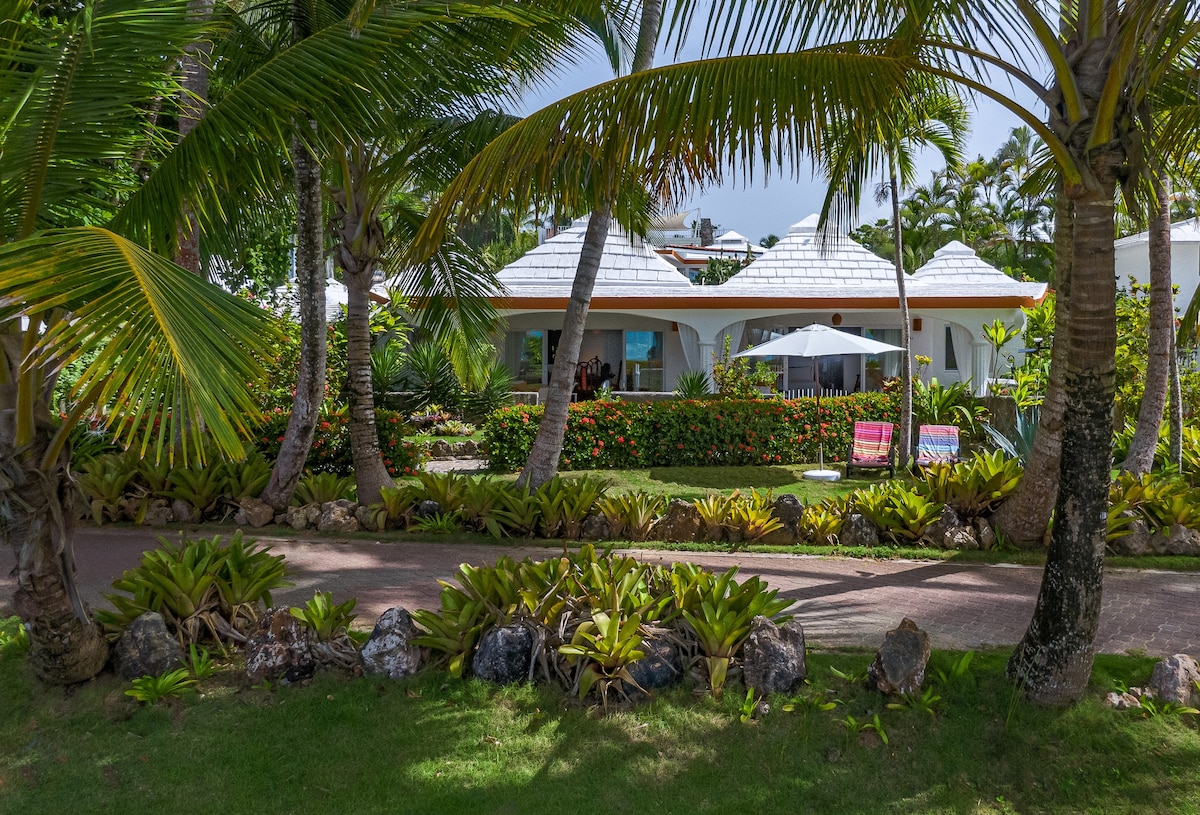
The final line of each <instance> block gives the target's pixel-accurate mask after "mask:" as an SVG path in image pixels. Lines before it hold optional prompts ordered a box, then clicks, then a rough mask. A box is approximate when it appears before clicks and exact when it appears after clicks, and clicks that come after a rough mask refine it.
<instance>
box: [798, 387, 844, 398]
mask: <svg viewBox="0 0 1200 815" xmlns="http://www.w3.org/2000/svg"><path fill="white" fill-rule="evenodd" d="M816 395H817V389H816V388H815V387H809V388H793V389H792V390H786V391H784V392H783V398H784V399H801V398H803V397H808V398H810V399H811V398H812V397H814V396H816ZM845 395H846V391H845V390H843V389H842V388H821V398H822V399H825V398H827V397H830V396H845Z"/></svg>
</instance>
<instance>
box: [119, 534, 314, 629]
mask: <svg viewBox="0 0 1200 815" xmlns="http://www.w3.org/2000/svg"><path fill="white" fill-rule="evenodd" d="M158 540H159V543H160V547H159V548H158V549H152V550H150V551H148V552H145V553H143V554H142V562H141V565H139V566H138V567H137V568H136V569H130V570H127V571H126V572H125V573H124V574H123V575H122V576H121V577H119V578H118V579H117V580H114V581H113V588H114V589H116V590H117V592H119V593H117V594H107V595H105V597H106V598H107V599H108V600H109V602H111V603H112V604H113V607H114V609H115V611H98V612H96V619H97V620H98V621H100V623H101V624H103V625H104V627H105V629H106V631H107V632H108V633H109V635H110V636H112V637H113V638H115V637H116V636H119V634H120V632H121V631H122V630H123V629H124V628H125V626H127V625H129V623H131V622H133V621H134V620H135V619H137V618H138V617H140V616H141V615H142V614H145V613H146V612H148V611H154V612H158V613H159V614H161V615H162V616H163V620H164V621H165V622H166V624H167V627H168V628H169V629H171V630H172V631H173V632H174V633H175V636H176V637H177V638H178V639H179V642H180V644H181V645H187V644H189V643H196V642H201V641H204V640H206V639H207V640H210V641H213V642H217V643H221V642H225V641H235V642H236V641H239V640H242V639H244V638H245V637H244V634H245V631H246V630H247V628H248V626H249V624H250V623H252V622H253V621H254V620H255V619H256V618H257V614H258V611H259V609H260V608H265V607H267V606H269V605H270V604H271V592H272V591H273V590H274V589H277V588H281V587H283V586H289V585H291V583H289V582H288V581H287V580H286V568H285V566H284V560H283V555H272V554H271V553H270V552H269V550H267V549H265V548H264V549H259V548H257V547H256V546H255V545H254V542H253V541H245V540H244V539H243V538H242V534H241V532H240V531H238V532H235V533H234V535H233V537H232V538H231V540H230V543H229V545H228V546H222V545H221V538H220V536H219V535H218V536H214V537H212V538H198V539H196V540H189V539H188V538H187V537H186V536H184V537H183V538H182V539H181V540H180V542H179V543H178V544H172V543H171V542H170V541H168V540H167V539H166V538H162V537H160V538H159V539H158Z"/></svg>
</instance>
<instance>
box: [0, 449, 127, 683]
mask: <svg viewBox="0 0 1200 815" xmlns="http://www.w3.org/2000/svg"><path fill="white" fill-rule="evenodd" d="M13 441H14V440H13V438H12V437H11V436H8V437H5V438H0V449H2V450H3V451H4V452H5V455H4V456H3V460H4V462H5V464H6V466H5V475H6V476H8V477H9V478H10V479H11V480H12V482H13V486H12V487H11V489H10V491H9V495H10V496H11V497H12V498H14V499H16V500H8V501H6V502H5V503H6V504H8V506H9V508H10V511H11V513H12V517H11V520H9V521H8V522H7V523H6V524H5V525H4V526H3V534H4V538H5V540H6V542H7V543H9V544H10V545H11V546H12V547H13V555H14V557H15V558H16V561H17V567H16V578H17V589H16V592H15V593H14V597H13V606H14V608H15V609H16V612H17V614H18V615H20V617H21V619H22V621H24V622H25V623H26V624H27V625H28V626H29V661H30V663H31V664H32V665H33V669H34V672H35V674H36V675H37V677H38V679H40V680H41V681H43V682H47V683H49V684H54V685H73V684H75V683H77V682H84V681H86V680H88V679H91V678H92V677H93V676H95V675H96V674H98V673H100V671H101V670H102V669H103V668H104V664H105V662H107V661H108V642H107V640H105V638H104V635H103V633H102V632H101V630H100V627H99V626H98V625H97V624H96V623H95V621H94V620H92V618H91V615H90V612H89V611H88V608H87V606H86V605H85V604H84V602H83V600H82V599H81V598H80V597H79V594H78V591H77V589H76V587H75V558H74V554H73V552H72V537H73V534H74V517H75V513H74V507H73V506H72V504H73V501H72V496H73V495H74V491H75V486H74V484H73V483H72V482H71V480H70V478H69V476H68V472H69V469H68V466H67V458H66V456H65V455H63V456H61V457H60V458H59V460H58V461H57V462H56V463H55V465H54V466H53V467H51V468H49V469H48V470H46V469H41V468H39V466H38V462H39V460H40V458H41V456H42V454H43V453H44V451H45V449H46V447H47V445H48V443H49V434H48V433H47V432H46V431H45V430H42V431H39V433H38V436H37V441H36V442H35V443H34V445H33V446H32V447H31V448H30V449H27V450H25V451H23V453H22V454H21V455H20V456H19V457H17V456H14V455H13V454H12V451H13V446H12V445H13Z"/></svg>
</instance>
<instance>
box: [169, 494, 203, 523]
mask: <svg viewBox="0 0 1200 815" xmlns="http://www.w3.org/2000/svg"><path fill="white" fill-rule="evenodd" d="M171 517H172V518H174V519H175V522H176V523H181V524H188V523H191V522H192V521H198V520H200V513H199V512H196V510H194V509H192V505H191V504H189V503H188V502H187V501H184V500H183V499H181V498H176V499H175V500H174V501H172V502H171Z"/></svg>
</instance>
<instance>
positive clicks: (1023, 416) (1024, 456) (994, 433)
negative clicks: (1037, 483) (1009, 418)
mask: <svg viewBox="0 0 1200 815" xmlns="http://www.w3.org/2000/svg"><path fill="white" fill-rule="evenodd" d="M1019 407H1020V406H1019V404H1018V408H1019ZM1040 417H1041V410H1040V409H1039V408H1038V407H1037V406H1032V407H1029V408H1028V409H1025V410H1021V409H1018V410H1017V422H1016V426H1015V427H1014V428H1013V430H1012V434H1011V435H1005V434H1004V433H1001V432H1000V431H999V430H997V429H996V428H995V427H993V426H992V425H991V424H989V423H988V422H981V423H980V427H982V428H983V431H984V432H985V433H987V435H988V438H990V439H991V440H992V444H994V445H995V446H996V449H998V450H1003V451H1004V455H1006V456H1008V457H1009V458H1015V459H1016V460H1017V461H1019V462H1021V464H1022V466H1023V465H1024V464H1025V463H1026V462H1027V461H1028V460H1029V456H1030V454H1031V453H1032V452H1033V442H1034V438H1035V437H1036V435H1037V428H1038V420H1039V419H1040Z"/></svg>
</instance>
